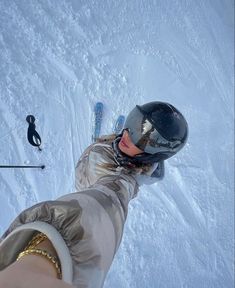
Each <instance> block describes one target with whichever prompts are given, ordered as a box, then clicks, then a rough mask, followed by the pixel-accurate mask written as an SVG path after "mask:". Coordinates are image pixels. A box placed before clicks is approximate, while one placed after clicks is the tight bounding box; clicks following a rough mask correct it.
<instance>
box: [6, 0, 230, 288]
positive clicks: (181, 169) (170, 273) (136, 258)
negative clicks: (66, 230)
mask: <svg viewBox="0 0 235 288" xmlns="http://www.w3.org/2000/svg"><path fill="white" fill-rule="evenodd" d="M233 11H234V1H232V0H223V1H220V0H197V1H193V0H189V1H184V0H171V1H170V0H164V1H163V0H158V1H155V0H148V1H144V0H136V1H134V0H132V1H131V0H129V1H120V0H109V1H108V0H106V1H104V0H100V1H92V0H86V1H82V0H80V1H78V0H11V1H9V0H0V72H1V73H0V160H1V163H0V165H3V164H32V165H37V164H45V165H46V169H45V170H22V169H18V170H16V169H15V170H10V169H1V170H0V233H1V234H2V233H3V231H4V230H5V229H6V228H7V227H8V225H9V223H10V221H12V220H13V219H14V217H15V216H16V215H17V214H18V213H19V212H20V211H21V210H22V209H25V208H26V207H29V206H31V205H33V204H35V203H36V202H38V201H43V200H46V199H55V198H56V197H58V196H60V195H62V194H65V193H69V192H72V191H74V167H75V165H76V162H77V160H78V158H79V156H80V155H81V153H82V152H83V150H84V149H85V148H86V147H87V146H88V145H89V144H90V142H91V141H90V140H91V129H92V110H93V105H94V103H95V102H96V101H103V102H104V104H105V116H104V125H103V128H102V132H103V133H104V134H107V133H109V132H111V131H112V123H113V122H114V120H115V119H116V117H117V116H118V114H120V113H121V114H124V115H127V114H128V112H129V111H130V110H131V109H132V108H133V107H134V105H135V104H143V103H145V102H149V101H154V100H160V101H168V102H170V103H172V104H173V105H175V106H176V107H177V108H178V109H179V110H180V111H182V113H183V114H184V115H185V117H186V118H187V120H188V123H189V127H190V137H189V141H188V144H187V146H186V148H184V149H183V150H182V152H180V153H179V154H178V155H177V156H176V157H174V158H172V159H170V160H168V161H167V164H166V176H165V179H164V180H163V181H162V182H159V183H156V184H154V185H151V186H144V187H142V188H141V190H140V192H139V195H138V197H137V198H136V199H135V200H133V201H132V203H131V205H130V209H129V216H128V220H127V223H126V226H125V233H124V236H123V242H122V244H121V246H120V249H119V251H118V254H117V255H116V258H115V260H114V263H113V265H112V267H111V270H110V272H109V274H108V277H107V280H106V283H105V287H114V288H128V287H130V288H135V287H136V288H142V287H149V288H155V287H170V288H172V287H173V288H178V287H182V288H186V287H190V288H191V287H193V288H198V287H206V288H208V287H218V288H219V287H220V288H221V287H225V288H230V287H233V281H234V266H233V260H234V259H233V257H234V241H233V239H234V147H233V144H234V136H233V134H234V99H233V85H234V78H233V48H234V47H233V40H234V39H233V37H234V36H233V32H234V31H233V29H234V28H233V26H234V14H233V13H234V12H233ZM28 114H33V115H35V117H36V126H37V131H38V132H39V134H40V135H41V137H42V141H43V145H42V148H43V151H42V152H39V151H38V150H37V149H35V148H33V147H32V146H30V145H29V144H28V142H27V139H26V133H27V122H26V121H25V118H26V116H27V115H28Z"/></svg>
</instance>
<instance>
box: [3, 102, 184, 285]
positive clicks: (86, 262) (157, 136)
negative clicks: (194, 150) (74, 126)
mask: <svg viewBox="0 0 235 288" xmlns="http://www.w3.org/2000/svg"><path fill="white" fill-rule="evenodd" d="M187 137H188V125H187V122H186V120H185V118H184V116H183V115H182V114H181V113H180V112H179V111H178V110H177V109H176V108H175V107H174V106H173V105H171V104H168V103H164V102H157V101H155V102H150V103H147V104H144V105H141V106H138V105H137V106H136V107H135V108H134V109H133V110H132V111H131V112H130V113H129V115H128V117H127V119H126V122H125V126H124V129H123V131H122V133H121V134H120V135H109V136H103V137H101V138H99V139H97V141H96V142H95V143H94V144H92V145H90V146H89V147H88V148H87V149H86V150H85V151H84V153H83V154H82V156H81V158H80V160H79V161H78V164H77V166H76V169H75V171H76V172H75V173H76V177H75V179H76V183H75V186H76V192H75V193H70V194H66V195H63V196H62V197H60V198H59V199H57V200H54V201H46V202H42V203H38V204H36V205H34V206H33V207H30V208H28V209H26V210H25V211H23V212H22V213H20V215H19V216H18V217H17V218H16V219H15V220H14V221H13V223H12V224H11V225H10V227H9V228H8V229H7V231H6V232H5V233H4V234H3V236H2V238H1V242H0V271H1V272H0V287H10V288H12V287H16V285H15V283H17V285H18V286H17V287H20V288H23V287H24V288H28V287H36V288H37V287H42V286H44V287H52V288H53V287H61V288H69V287H83V288H84V287H87V288H88V287H89V288H91V287H92V288H96V287H97V288H100V287H102V286H103V283H104V280H105V276H106V274H107V272H108V270H109V268H110V266H111V264H112V260H113V258H114V255H115V253H116V251H117V249H118V247H119V245H120V242H121V239H122V234H123V227H124V223H125V220H126V217H127V212H128V203H129V201H130V200H131V199H133V198H134V197H135V196H136V195H137V193H138V189H139V186H140V185H141V183H142V181H143V179H144V180H146V179H153V180H154V181H157V180H161V179H163V177H164V161H165V160H166V159H168V158H170V157H172V156H173V155H175V154H176V153H177V152H178V151H179V150H181V149H182V148H183V146H184V145H185V143H186V141H187ZM14 285H15V286H14Z"/></svg>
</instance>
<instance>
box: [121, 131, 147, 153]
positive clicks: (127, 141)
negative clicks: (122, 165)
mask: <svg viewBox="0 0 235 288" xmlns="http://www.w3.org/2000/svg"><path fill="white" fill-rule="evenodd" d="M118 148H119V149H120V150H121V151H122V152H123V153H124V154H126V155H128V156H131V157H133V156H136V155H137V154H141V153H144V151H142V150H140V149H139V148H138V147H136V146H135V145H134V144H133V142H132V141H131V138H130V136H129V133H128V131H126V130H125V131H124V133H123V135H122V138H121V140H120V142H119V143H118Z"/></svg>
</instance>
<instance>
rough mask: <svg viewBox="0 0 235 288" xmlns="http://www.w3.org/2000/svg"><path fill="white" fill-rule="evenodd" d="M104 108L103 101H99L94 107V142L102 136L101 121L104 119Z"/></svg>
mask: <svg viewBox="0 0 235 288" xmlns="http://www.w3.org/2000/svg"><path fill="white" fill-rule="evenodd" d="M103 110H104V105H103V103H102V102H97V103H96V104H95V107H94V114H95V121H94V130H93V134H92V142H95V141H96V139H97V138H99V136H100V131H101V123H102V119H103Z"/></svg>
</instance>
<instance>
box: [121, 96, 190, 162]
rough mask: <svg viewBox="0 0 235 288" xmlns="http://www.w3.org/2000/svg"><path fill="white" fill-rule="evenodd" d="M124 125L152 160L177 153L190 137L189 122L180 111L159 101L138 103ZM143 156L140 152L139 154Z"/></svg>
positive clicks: (133, 140) (132, 138)
mask: <svg viewBox="0 0 235 288" xmlns="http://www.w3.org/2000/svg"><path fill="white" fill-rule="evenodd" d="M124 128H125V129H128V131H129V135H130V137H131V140H132V142H133V143H134V144H135V145H136V146H137V147H138V148H139V149H141V150H143V151H144V152H145V157H147V156H148V158H149V159H150V158H151V159H152V160H151V162H158V161H160V160H164V159H167V158H169V157H171V156H173V155H174V154H175V153H177V152H178V151H179V150H180V149H182V148H183V146H184V145H185V143H186V141H187V137H188V124H187V122H186V120H185V118H184V116H183V115H182V114H181V113H180V111H179V110H177V109H176V108H175V107H174V106H173V105H171V104H169V103H165V102H159V101H155V102H150V103H147V104H144V105H142V106H139V105H136V107H135V108H134V109H133V110H132V111H131V112H130V113H129V115H128V117H127V119H126V122H125V126H124ZM146 154H148V155H146ZM153 155H154V157H153ZM141 156H143V155H139V156H138V155H137V158H139V157H141ZM159 159H160V160H159ZM155 160H156V161H155Z"/></svg>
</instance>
